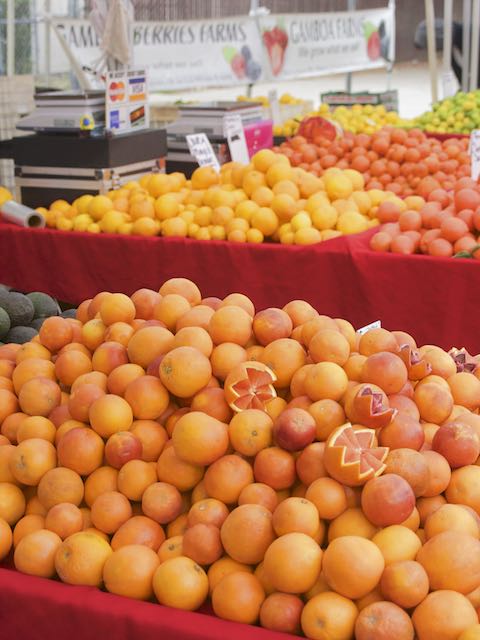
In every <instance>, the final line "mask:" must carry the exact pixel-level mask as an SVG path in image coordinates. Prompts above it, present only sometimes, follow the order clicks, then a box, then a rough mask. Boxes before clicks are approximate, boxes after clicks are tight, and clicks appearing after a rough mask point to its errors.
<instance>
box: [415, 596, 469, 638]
mask: <svg viewBox="0 0 480 640" xmlns="http://www.w3.org/2000/svg"><path fill="white" fill-rule="evenodd" d="M412 621H413V626H414V627H415V632H416V635H417V638H418V640H458V637H459V636H460V634H461V633H463V632H464V631H466V630H467V629H468V628H469V627H472V626H473V625H476V624H478V616H477V613H476V611H475V609H474V608H473V606H472V604H471V603H470V602H469V601H468V600H467V598H466V597H465V596H463V595H462V594H461V593H457V592H456V591H448V590H440V591H434V592H432V593H429V594H428V596H427V597H426V598H425V600H423V602H421V603H420V604H419V605H418V607H417V608H416V609H415V611H414V612H413V615H412Z"/></svg>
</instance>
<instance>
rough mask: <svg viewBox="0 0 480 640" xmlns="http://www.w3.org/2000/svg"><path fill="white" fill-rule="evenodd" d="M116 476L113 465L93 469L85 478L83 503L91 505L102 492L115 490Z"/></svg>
mask: <svg viewBox="0 0 480 640" xmlns="http://www.w3.org/2000/svg"><path fill="white" fill-rule="evenodd" d="M117 478H118V471H117V470H116V469H114V468H113V467H106V466H102V467H98V469H95V471H93V472H92V473H91V474H90V475H89V476H88V478H87V479H86V480H85V503H86V504H87V505H88V506H89V507H91V506H92V504H93V503H94V502H95V500H96V498H98V496H99V495H101V494H102V493H105V492H107V491H116V490H117ZM82 488H83V487H82ZM39 489H40V487H39ZM82 494H83V492H82Z"/></svg>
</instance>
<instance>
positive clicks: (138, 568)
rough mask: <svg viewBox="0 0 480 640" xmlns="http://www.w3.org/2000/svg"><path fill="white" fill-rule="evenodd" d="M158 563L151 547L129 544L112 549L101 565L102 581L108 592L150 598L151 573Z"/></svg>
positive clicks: (151, 592) (139, 598) (151, 589)
mask: <svg viewBox="0 0 480 640" xmlns="http://www.w3.org/2000/svg"><path fill="white" fill-rule="evenodd" d="M159 564H160V560H159V559H158V556H157V554H156V553H155V551H153V550H152V549H149V548H148V547H146V546H144V545H140V544H130V545H127V546H125V547H121V548H120V549H117V550H116V551H114V552H113V553H112V554H111V555H110V556H109V557H108V558H107V560H106V562H105V565H104V567H103V582H104V583H105V588H106V589H107V591H109V592H110V593H115V594H117V595H119V596H126V597H128V598H134V599H135V600H150V598H151V597H152V596H153V585H152V581H153V575H154V573H155V571H156V569H157V567H158V566H159Z"/></svg>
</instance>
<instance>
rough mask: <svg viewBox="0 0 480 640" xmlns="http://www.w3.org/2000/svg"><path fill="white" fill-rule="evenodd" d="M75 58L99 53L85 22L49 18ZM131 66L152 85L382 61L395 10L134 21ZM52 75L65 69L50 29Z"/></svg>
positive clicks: (311, 72) (255, 78)
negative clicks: (138, 69) (132, 63)
mask: <svg viewBox="0 0 480 640" xmlns="http://www.w3.org/2000/svg"><path fill="white" fill-rule="evenodd" d="M54 24H55V26H56V27H57V30H58V33H59V34H60V37H63V38H64V39H65V41H66V43H67V45H68V46H69V48H70V50H71V51H72V53H73V55H74V56H75V58H76V59H77V60H78V61H79V62H80V64H81V65H83V66H85V67H91V66H92V64H93V62H94V61H95V60H96V59H98V58H99V57H100V55H101V51H100V48H99V42H98V38H97V36H96V34H95V31H94V29H93V26H92V25H91V24H90V23H89V22H88V20H62V21H60V20H55V21H54ZM133 43H134V65H135V67H137V68H141V69H147V70H148V77H149V86H150V89H152V90H175V89H187V88H194V87H214V86H230V85H245V84H250V83H255V82H262V81H269V80H275V79H288V78H296V77H307V76H315V75H321V74H325V73H334V72H340V71H355V70H358V69H368V68H376V67H381V66H385V65H386V64H388V61H390V60H393V56H394V44H395V35H394V13H393V9H388V8H386V9H370V10H365V11H351V12H333V13H316V14H308V13H307V14H285V15H268V16H261V17H259V18H257V19H255V18H251V17H248V16H236V17H231V18H222V19H218V20H183V21H178V22H135V23H134V25H133ZM50 68H51V72H52V73H55V72H59V71H68V69H69V65H68V61H67V58H66V56H65V54H64V53H63V51H62V48H61V46H60V44H59V42H58V40H57V38H56V36H55V35H54V34H52V39H51V60H50Z"/></svg>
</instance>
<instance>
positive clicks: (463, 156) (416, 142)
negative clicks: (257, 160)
mask: <svg viewBox="0 0 480 640" xmlns="http://www.w3.org/2000/svg"><path fill="white" fill-rule="evenodd" d="M274 150H276V151H277V152H278V153H281V154H284V155H286V156H287V157H288V158H289V160H290V162H291V163H292V165H293V166H294V167H300V168H302V169H305V170H306V171H309V172H310V173H313V174H314V175H318V176H322V175H323V173H324V171H325V170H326V169H328V168H330V167H339V168H340V169H349V168H350V169H355V170H356V171H360V172H361V173H362V175H363V177H364V180H365V186H366V189H385V190H387V191H392V192H393V193H395V194H397V195H400V196H407V195H413V194H416V195H421V196H423V197H426V196H427V195H428V193H429V192H430V191H432V190H433V189H439V188H443V189H446V190H449V189H452V188H453V186H454V183H455V180H457V179H459V178H463V177H465V176H469V175H470V156H469V153H468V138H461V139H457V138H448V139H446V140H444V141H443V142H441V141H439V140H437V139H435V138H429V137H427V136H426V135H425V134H424V133H423V132H422V131H420V129H410V130H408V131H407V130H405V129H397V128H393V127H384V128H383V129H380V130H379V131H377V132H375V133H373V134H372V135H367V134H365V133H359V134H353V133H351V132H348V131H346V132H344V134H343V135H342V136H341V137H337V138H336V139H334V140H331V139H328V138H327V137H325V136H324V135H317V136H314V137H313V138H312V139H310V138H309V139H307V138H305V137H303V136H295V137H293V138H291V139H290V140H287V141H285V142H283V143H282V144H281V145H280V146H279V147H274Z"/></svg>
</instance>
